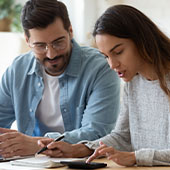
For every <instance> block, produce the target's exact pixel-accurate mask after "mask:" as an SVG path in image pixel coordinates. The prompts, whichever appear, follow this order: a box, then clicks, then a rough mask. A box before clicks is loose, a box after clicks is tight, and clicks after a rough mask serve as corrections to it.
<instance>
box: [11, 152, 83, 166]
mask: <svg viewBox="0 0 170 170" xmlns="http://www.w3.org/2000/svg"><path fill="white" fill-rule="evenodd" d="M61 161H85V158H51V157H48V156H45V155H39V156H35V157H30V158H25V159H18V160H14V161H10V163H11V164H12V165H17V166H29V167H42V168H54V167H60V166H64V165H63V164H61V163H60V162H61Z"/></svg>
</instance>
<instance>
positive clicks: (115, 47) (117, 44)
mask: <svg viewBox="0 0 170 170" xmlns="http://www.w3.org/2000/svg"><path fill="white" fill-rule="evenodd" d="M121 45H123V44H122V43H120V44H117V45H115V46H114V47H113V48H111V49H110V50H109V52H110V53H111V52H112V51H113V50H115V49H116V48H117V47H119V46H121Z"/></svg>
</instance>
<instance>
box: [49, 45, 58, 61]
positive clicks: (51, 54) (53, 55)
mask: <svg viewBox="0 0 170 170" xmlns="http://www.w3.org/2000/svg"><path fill="white" fill-rule="evenodd" d="M57 55H58V54H57V51H56V50H55V49H54V48H53V47H52V46H51V45H48V46H47V52H46V56H47V57H48V58H49V59H53V58H55V57H56V56H57Z"/></svg>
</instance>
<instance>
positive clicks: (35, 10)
mask: <svg viewBox="0 0 170 170" xmlns="http://www.w3.org/2000/svg"><path fill="white" fill-rule="evenodd" d="M21 19H22V25H23V28H24V32H25V37H26V42H27V43H28V45H29V46H30V47H31V49H32V52H29V53H27V54H24V55H21V56H19V57H17V58H16V59H15V60H14V62H13V64H12V65H11V66H10V67H9V68H8V69H7V71H6V72H5V74H4V75H3V78H2V81H1V84H0V127H3V128H0V133H2V135H0V142H1V143H0V154H1V155H2V156H3V157H12V156H16V155H21V156H23V155H31V154H34V153H35V152H37V150H38V149H39V146H38V144H37V140H38V139H41V138H43V137H42V136H44V135H45V134H46V133H47V132H51V133H47V134H46V136H47V137H50V138H56V137H58V136H59V135H60V134H63V133H64V135H65V137H64V141H67V142H69V143H76V142H78V141H80V140H85V139H87V140H94V139H98V138H100V137H102V136H104V135H106V134H108V133H109V132H110V131H111V129H113V127H114V125H115V121H116V118H117V114H118V110H119V80H118V77H117V76H116V74H115V72H113V71H111V69H110V68H109V66H108V64H107V62H106V61H105V59H104V57H103V55H101V54H100V53H99V52H98V51H97V50H96V49H92V48H88V47H80V46H79V45H78V44H77V43H76V42H75V40H74V39H73V30H72V26H71V24H70V20H69V17H68V13H67V9H66V7H65V5H64V4H63V3H62V2H59V1H57V0H53V1H46V0H29V1H27V2H26V4H25V6H24V8H23V12H22V17H21ZM14 120H16V121H17V126H18V131H14V130H10V129H8V128H10V127H11V124H12V122H13V121H14ZM6 128H7V129H6Z"/></svg>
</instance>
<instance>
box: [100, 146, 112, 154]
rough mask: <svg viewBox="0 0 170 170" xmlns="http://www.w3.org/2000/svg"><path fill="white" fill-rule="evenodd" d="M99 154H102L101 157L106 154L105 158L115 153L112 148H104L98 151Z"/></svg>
mask: <svg viewBox="0 0 170 170" xmlns="http://www.w3.org/2000/svg"><path fill="white" fill-rule="evenodd" d="M99 153H100V154H103V155H104V154H107V156H108V155H110V154H114V153H115V149H114V148H112V147H105V148H102V149H100V151H99Z"/></svg>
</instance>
